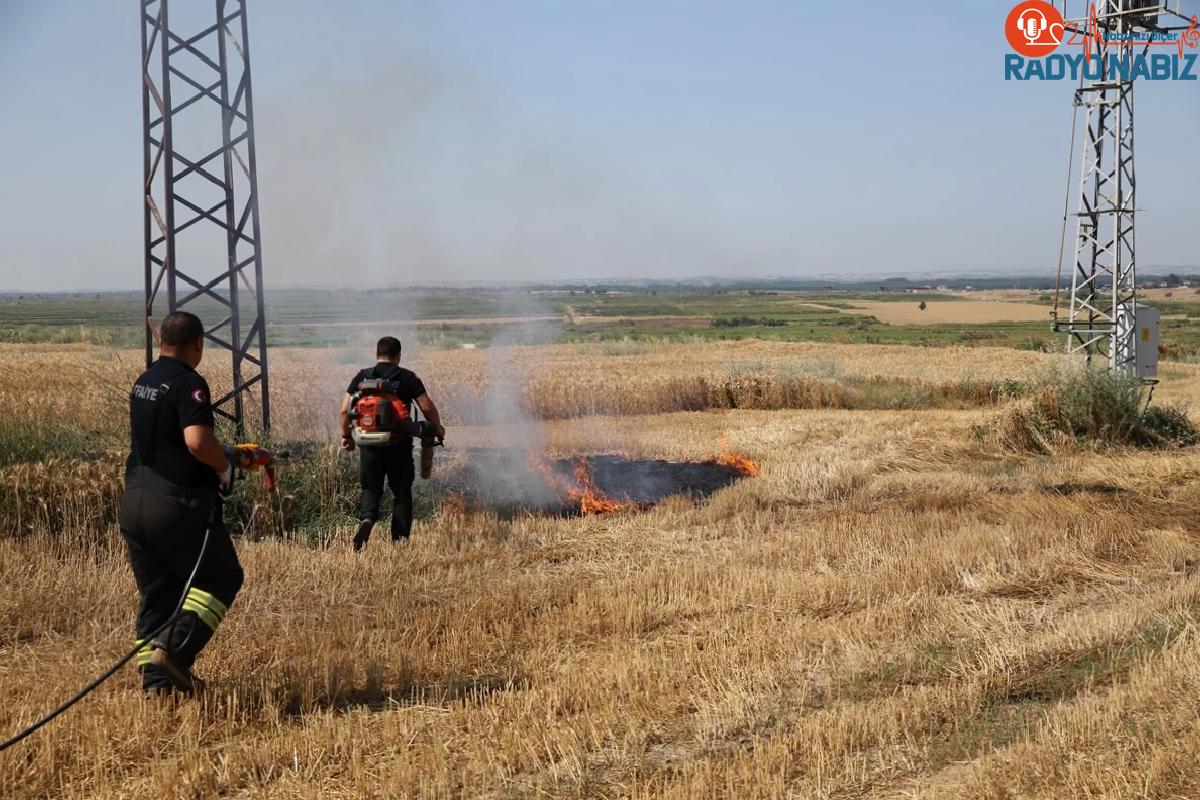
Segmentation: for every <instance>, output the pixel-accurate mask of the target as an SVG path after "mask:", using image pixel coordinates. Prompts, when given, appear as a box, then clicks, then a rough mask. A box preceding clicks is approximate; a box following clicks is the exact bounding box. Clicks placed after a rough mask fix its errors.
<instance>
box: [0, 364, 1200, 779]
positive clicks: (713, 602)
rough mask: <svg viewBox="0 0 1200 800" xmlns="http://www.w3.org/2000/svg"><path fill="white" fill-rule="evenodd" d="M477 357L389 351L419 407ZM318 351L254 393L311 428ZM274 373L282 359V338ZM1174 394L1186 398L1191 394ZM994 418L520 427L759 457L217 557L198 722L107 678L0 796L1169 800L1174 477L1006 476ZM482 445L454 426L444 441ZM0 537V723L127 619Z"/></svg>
mask: <svg viewBox="0 0 1200 800" xmlns="http://www.w3.org/2000/svg"><path fill="white" fill-rule="evenodd" d="M30 352H32V351H27V352H26V353H25V356H26V357H28V358H30V359H32V360H33V361H37V360H38V359H39V358H40V359H42V360H46V359H53V358H57V357H58V356H56V355H53V354H51V353H49V352H42V353H41V355H39V356H37V357H36V358H34V357H33V356H31V355H30ZM790 352H791V355H790V358H791V359H792V360H794V361H796V362H797V363H800V364H802V365H803V364H806V363H808V364H812V363H821V359H827V362H826V363H827V364H828V365H829V366H828V371H830V372H832V373H833V374H834V376H835V378H837V379H841V378H844V377H845V376H847V375H853V376H872V375H875V376H885V377H891V378H906V377H910V378H920V377H921V376H922V375H927V374H932V375H937V376H938V379H939V380H959V379H960V378H964V377H971V378H975V377H980V378H987V379H997V380H1003V379H1004V378H1011V377H1020V375H1021V371H1022V370H1027V369H1031V368H1033V367H1035V366H1037V365H1038V358H1039V357H1037V356H1034V355H1033V354H1011V359H1010V361H1009V363H1007V364H1005V365H1004V366H1000V365H999V362H998V359H996V360H993V365H989V364H986V363H985V364H978V363H976V359H978V358H981V357H984V358H986V354H982V355H981V351H980V350H973V351H971V352H970V354H969V355H968V354H961V355H960V354H956V353H954V351H937V352H936V353H929V352H928V351H921V350H914V351H905V350H903V349H901V348H842V349H839V348H835V347H827V348H818V347H813V346H802V347H798V348H795V349H794V350H793V351H790ZM77 355H78V354H76V356H77ZM995 355H997V356H998V355H999V353H997V354H995ZM1004 355H1005V357H1006V358H1008V356H1009V355H1010V354H1009V353H1007V352H1005V353H1004ZM9 356H11V351H10V352H6V353H4V354H0V360H3V359H4V358H8V357H9ZM483 357H485V356H483V355H481V354H458V353H455V354H447V355H446V357H445V358H441V357H440V356H439V358H438V359H432V358H431V359H429V360H428V361H426V362H424V363H422V364H421V365H420V366H421V371H422V374H424V375H425V377H426V379H427V381H428V382H429V384H430V386H431V388H433V387H435V386H440V385H442V384H443V383H445V382H448V381H449V380H451V379H452V378H459V379H461V380H463V381H468V380H471V379H473V377H472V376H473V375H482V376H484V377H486V375H487V370H486V366H481V364H482V365H485V364H486V361H484V362H480V361H478V360H476V359H479V358H483ZM535 357H536V361H535V360H530V361H529V362H528V363H531V364H533V363H540V364H547V365H548V366H546V367H545V370H546V371H545V372H542V373H537V374H529V373H527V372H521V373H519V374H521V375H522V377H523V378H528V379H529V380H541V381H551V380H552V378H551V377H547V376H552V375H554V374H561V375H563V376H570V377H573V376H574V375H575V374H579V375H581V376H582V379H583V380H584V382H585V384H586V385H598V384H590V383H587V382H588V381H590V380H591V378H590V376H591V374H592V373H594V372H597V371H599V370H602V369H605V368H607V367H608V366H612V367H613V368H614V371H615V372H614V374H616V375H617V376H618V377H617V380H614V381H610V382H609V384H608V385H609V387H610V388H611V387H612V386H614V385H618V386H619V385H621V382H622V381H625V380H627V379H628V380H638V379H639V378H638V376H639V375H647V376H654V375H656V374H658V375H660V377H661V378H662V379H670V378H671V377H672V376H679V375H681V374H686V373H687V372H688V371H689V370H691V371H693V372H703V371H704V370H712V371H719V370H720V369H721V365H722V364H725V365H728V364H729V363H730V362H731V361H739V360H740V361H747V362H761V364H762V367H763V369H764V370H766V369H775V368H776V367H778V366H781V365H783V364H785V363H786V362H787V361H788V360H789V349H788V348H787V347H786V346H775V345H756V344H747V345H746V346H745V347H740V346H735V345H725V344H722V345H711V346H710V345H695V346H690V347H688V346H673V347H663V348H650V349H648V350H646V351H641V352H630V353H628V354H621V353H619V352H612V351H610V352H607V353H606V352H604V351H603V350H601V349H600V348H596V349H579V350H570V349H567V348H549V349H541V350H531V351H521V352H519V353H517V354H516V358H517V359H518V360H520V359H535ZM322 358H323V359H324V362H323V365H322V366H321V368H320V369H319V373H320V374H321V375H322V380H321V383H322V387H323V388H322V389H321V390H320V391H319V392H300V391H299V390H297V389H295V388H292V387H296V386H298V385H299V384H298V382H295V383H294V382H291V381H288V380H280V379H279V378H278V377H277V378H276V385H277V386H279V387H280V392H281V400H280V401H278V404H279V407H280V409H281V424H286V425H287V426H289V428H291V429H293V430H295V431H301V430H305V429H308V431H309V432H310V433H311V432H312V430H313V426H316V427H315V429H316V430H319V429H320V426H322V425H324V424H325V421H324V420H325V414H327V411H328V406H324V405H318V403H324V402H325V399H326V398H325V394H328V395H329V396H332V397H336V393H337V392H338V391H340V387H339V386H338V385H337V384H339V383H341V382H342V381H343V380H344V378H343V376H342V374H341V373H344V372H346V371H347V370H350V371H352V369H353V365H352V364H350V363H349V362H348V361H347V362H346V363H339V362H342V361H343V360H344V359H343V357H342V356H340V355H339V354H335V353H329V354H324V355H323V356H322ZM522 363H525V362H522ZM639 363H640V364H642V365H643V366H642V367H641V368H639V366H638V365H639ZM276 364H278V365H280V366H281V368H282V370H281V373H280V374H281V375H287V374H294V375H298V374H300V372H299V370H301V369H303V368H304V367H305V364H304V362H303V361H302V360H301V358H300V354H298V353H284V354H280V356H279V357H278V358H277V359H276ZM18 366H19V365H18ZM120 369H122V368H120V367H117V366H110V367H109V368H107V370H109V371H112V372H119V370H120ZM555 369H558V370H560V372H559V373H555V372H554V370H555ZM563 369H565V370H566V371H565V372H562V371H561V370H563ZM292 370H296V372H294V373H293V372H291V371H292ZM472 370H475V372H472ZM529 372H530V373H531V372H533V371H532V370H530V371H529ZM9 374H18V375H19V374H22V373H20V371H19V369H18V370H17V372H15V373H13V372H10V373H9ZM310 374H311V372H310ZM1187 377H1188V378H1189V380H1194V376H1193V375H1192V374H1191V373H1187ZM481 380H482V378H481ZM641 380H642V381H644V383H639V384H637V385H638V386H651V385H652V382H651V378H650V377H645V378H641ZM4 381H5V379H4V378H0V384H3V383H4ZM560 381H561V383H560V384H556V385H557V386H560V387H569V383H568V381H569V377H562V378H560ZM326 384H327V385H326ZM1177 385H1178V386H1179V387H1182V388H1176V389H1172V391H1176V392H1178V393H1179V395H1178V399H1180V400H1186V399H1188V398H1189V396H1190V394H1191V393H1192V390H1193V387H1194V383H1189V382H1187V381H1180V382H1178V384H1177ZM523 386H524V384H521V386H519V387H518V388H523ZM0 391H9V392H10V394H9V395H7V397H10V398H13V399H14V401H20V400H21V395H22V392H21V391H20V390H19V389H18V388H16V387H14V386H13V385H11V384H9V385H7V386H5V387H4V388H0ZM559 391H562V392H564V393H566V392H568V391H570V389H569V388H560V389H559ZM564 396H567V395H564ZM100 398H101V395H97V402H99V399H100ZM451 405H452V404H451ZM996 413H997V412H995V411H990V410H965V411H955V410H946V409H940V410H910V411H885V410H875V411H845V410H833V409H819V410H809V411H794V410H784V411H767V410H747V409H740V410H736V411H732V410H709V411H703V412H677V413H669V414H655V415H651V416H636V415H630V414H622V415H616V416H603V417H590V418H587V419H584V420H560V421H555V422H551V423H549V424H548V425H547V427H546V439H547V446H548V448H549V449H550V450H551V451H552V452H555V453H575V452H580V451H590V452H614V451H622V452H627V453H629V454H630V455H633V456H655V457H694V456H698V455H711V454H713V453H715V452H717V451H718V450H719V449H720V445H719V441H720V439H721V437H722V436H725V437H726V438H727V439H728V440H729V442H730V443H731V444H732V446H733V447H735V448H736V449H738V450H740V451H743V452H746V453H748V454H749V455H751V456H753V457H755V458H758V459H759V460H760V461H761V462H762V471H761V474H760V475H759V476H757V477H755V478H753V479H751V480H747V481H744V482H742V483H739V484H737V485H735V486H732V487H730V488H728V489H726V490H724V491H722V492H721V493H719V494H718V495H716V496H715V497H713V498H712V499H711V500H710V501H708V502H707V503H704V504H692V503H688V502H683V501H673V502H668V503H666V504H664V505H663V506H660V507H659V508H657V509H655V510H653V511H650V512H647V513H642V514H629V515H622V516H616V517H589V518H582V519H575V520H550V519H542V518H524V519H518V520H514V521H511V522H501V521H498V520H496V519H494V518H489V517H487V516H481V515H463V514H460V513H454V512H452V511H447V512H446V513H443V514H440V515H438V516H437V517H435V518H434V519H433V520H431V521H429V522H426V523H421V524H418V527H417V531H416V535H415V537H414V540H413V542H412V543H411V544H410V545H408V546H406V547H404V548H400V549H392V548H390V547H388V546H386V545H385V544H384V543H382V542H373V543H372V545H371V547H370V548H368V550H367V552H366V553H365V554H363V557H354V556H353V555H352V554H351V553H349V552H348V547H346V543H347V541H348V538H349V535H350V531H349V530H345V531H340V532H339V538H338V541H337V542H336V546H335V547H334V548H333V549H330V550H320V549H309V548H304V547H300V546H297V545H294V544H289V543H285V542H279V541H263V542H242V543H241V544H240V545H239V547H240V552H241V556H242V558H243V561H244V564H245V567H246V571H247V576H248V580H247V586H246V589H245V591H244V594H243V595H242V596H241V597H240V598H239V599H238V602H237V603H236V604H235V606H234V607H233V610H232V611H231V613H230V615H229V618H228V620H227V622H226V625H225V627H223V628H222V630H221V632H220V633H219V635H218V637H217V639H216V640H215V642H214V644H213V646H212V647H211V648H210V650H209V651H207V652H206V653H205V655H204V656H203V657H202V659H201V662H200V664H199V669H200V670H201V672H202V673H203V674H204V675H205V677H207V678H209V680H210V683H211V687H212V690H211V691H210V692H209V694H208V696H207V697H206V698H205V699H204V701H202V702H193V703H184V704H182V705H179V706H171V705H167V704H161V703H157V702H146V701H143V700H142V699H141V697H140V696H139V693H138V692H137V690H136V689H135V687H134V680H133V675H132V674H131V673H125V674H123V675H122V676H121V677H119V678H118V679H116V680H114V681H113V682H112V683H111V684H109V685H106V686H105V687H104V688H103V689H101V690H100V691H99V692H98V693H97V694H96V695H95V696H94V697H93V698H91V699H89V700H88V701H86V702H85V704H84V705H83V706H82V707H80V708H78V709H76V710H74V711H72V712H70V716H69V717H67V718H66V719H64V720H60V721H58V722H56V723H53V724H52V726H51V727H49V728H48V729H46V730H45V731H43V732H42V733H40V734H38V735H37V736H36V738H34V739H33V740H31V741H30V742H28V743H26V744H23V745H21V746H18V747H17V748H15V749H13V750H11V751H9V752H7V753H5V754H3V755H0V796H2V797H6V798H7V797H14V798H35V797H37V798H42V797H55V798H58V797H63V798H84V797H90V798H126V797H178V798H208V797H216V796H221V797H236V798H241V797H246V798H250V797H254V798H298V797H304V798H309V797H312V798H316V797H320V798H362V797H381V798H382V797H431V798H433V797H456V796H472V797H475V796H478V797H494V798H518V797H678V798H692V797H706V796H708V797H781V796H793V797H804V798H807V797H814V798H815V797H829V798H833V797H838V798H842V797H873V798H898V797H922V798H978V797H994V798H1007V797H1046V798H1061V797H1108V798H1125V797H1190V796H1194V794H1195V792H1194V787H1195V786H1196V785H1197V783H1198V782H1200V767H1197V764H1198V763H1200V761H1198V760H1197V758H1196V756H1197V755H1198V754H1200V737H1198V736H1197V734H1196V733H1195V731H1196V726H1195V722H1196V718H1195V717H1196V715H1195V711H1194V709H1195V708H1196V707H1197V705H1198V704H1200V688H1197V682H1196V681H1195V679H1194V678H1195V674H1196V672H1197V669H1200V641H1198V640H1197V637H1196V634H1195V628H1194V622H1193V614H1194V611H1195V609H1196V608H1197V607H1198V604H1200V576H1198V575H1197V574H1196V569H1197V565H1198V564H1200V539H1198V538H1197V533H1198V532H1200V523H1197V516H1196V514H1195V513H1194V512H1195V509H1196V507H1197V504H1200V456H1198V455H1197V454H1196V453H1194V452H1192V451H1190V450H1182V451H1172V452H1166V453H1139V452H1136V451H1112V452H1108V453H1104V454H1099V455H1088V456H1087V457H1086V458H1085V457H1083V456H1060V457H1058V458H1055V459H1045V458H1022V457H1015V456H1010V455H1006V454H1004V453H1003V452H1001V451H999V450H991V449H989V448H987V447H986V446H984V445H980V444H978V443H975V442H974V441H973V440H972V438H971V436H970V433H969V432H970V430H971V428H972V426H974V425H978V424H981V423H982V422H985V421H986V420H988V419H990V418H991V417H992V416H993V415H995V414H996ZM118 423H119V420H118ZM493 434H494V430H493V429H490V428H487V427H484V426H476V427H462V426H460V427H459V428H457V429H454V430H453V431H452V436H453V437H454V438H452V443H453V444H460V443H461V444H471V443H476V444H477V443H483V442H485V441H487V440H488V438H489V437H491V436H492V435H493ZM96 468H97V469H100V468H101V467H99V466H98V467H96ZM30 469H34V468H30ZM42 469H47V468H42ZM43 479H44V480H49V478H48V477H44V478H39V480H43ZM28 480H33V478H28ZM88 480H89V479H88V478H87V477H86V476H82V475H70V476H68V477H64V478H63V480H62V482H61V487H62V491H66V492H69V493H71V494H73V495H77V498H76V502H77V507H78V509H79V513H81V514H82V513H84V511H85V510H86V509H87V508H89V507H90V508H92V509H95V508H96V504H97V503H100V504H101V505H103V504H104V503H107V502H110V499H109V498H107V496H100V497H90V498H89V497H86V496H85V495H86V488H85V484H86V483H87V482H88ZM37 485H38V487H39V488H38V489H37V491H38V492H42V491H53V489H51V488H50V486H52V484H47V483H40V484H37ZM2 499H3V498H0V500H2ZM3 508H6V506H4V505H3V504H0V509H3ZM0 513H5V514H7V512H0ZM4 519H5V521H6V522H8V521H9V519H8V517H7V516H5V517H4ZM32 524H33V530H32V531H31V533H32V535H29V536H26V537H25V538H23V539H20V540H17V539H13V538H0V573H2V574H3V575H4V576H5V584H6V590H5V591H4V592H3V593H0V686H3V687H4V698H5V701H6V702H5V703H4V704H3V707H0V731H4V732H7V731H9V730H12V729H15V728H16V727H17V726H18V725H19V724H21V723H22V722H25V721H27V720H29V719H31V718H32V717H34V716H35V715H36V714H37V713H38V712H40V711H41V710H43V709H45V708H48V707H50V706H52V705H53V704H54V703H55V702H57V701H58V700H59V699H60V698H61V697H63V696H65V695H66V694H68V693H69V692H70V691H72V690H73V689H74V688H76V687H77V686H78V685H80V684H81V683H83V682H84V681H85V680H86V679H87V678H88V677H90V676H91V675H92V674H93V673H95V672H96V671H98V670H99V669H100V668H101V667H102V666H103V665H105V664H106V663H107V662H108V661H109V660H110V659H112V658H113V657H114V655H115V654H117V653H118V652H120V651H121V650H122V649H123V648H124V647H125V646H126V645H127V644H128V631H127V628H128V627H129V625H130V622H131V618H132V613H133V609H134V605H135V602H136V598H135V592H134V589H133V584H132V580H131V578H130V576H129V574H128V568H127V567H126V565H125V563H124V558H123V554H122V552H121V550H120V548H119V546H118V545H117V541H118V540H117V537H116V534H115V531H113V530H112V526H111V524H108V525H101V526H100V527H101V528H102V529H103V530H98V531H96V534H97V535H96V536H93V537H78V538H75V539H72V538H70V537H67V538H65V539H62V538H59V537H53V536H49V535H46V534H47V533H48V531H47V530H46V528H45V526H44V525H43V524H42V523H38V522H36V521H35V522H34V523H32ZM59 524H63V525H67V526H77V525H85V524H87V523H86V521H85V520H83V519H76V518H71V519H67V520H66V521H64V522H62V523H59ZM89 542H90V543H89Z"/></svg>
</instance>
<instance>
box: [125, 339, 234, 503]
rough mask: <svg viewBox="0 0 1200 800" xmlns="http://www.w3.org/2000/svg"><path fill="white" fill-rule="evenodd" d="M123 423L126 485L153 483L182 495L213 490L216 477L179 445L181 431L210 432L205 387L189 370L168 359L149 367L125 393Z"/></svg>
mask: <svg viewBox="0 0 1200 800" xmlns="http://www.w3.org/2000/svg"><path fill="white" fill-rule="evenodd" d="M129 422H130V429H131V431H132V436H131V442H130V447H129V458H128V460H127V461H126V462H125V478H126V482H127V483H129V484H135V483H138V482H145V481H151V482H152V481H154V479H156V478H157V479H158V480H159V481H166V482H167V483H168V484H170V485H172V486H176V487H180V488H184V489H214V488H216V485H217V476H216V473H215V472H213V470H212V468H211V467H209V466H208V465H206V464H204V463H203V462H201V461H200V460H198V459H197V458H196V457H195V456H193V455H192V454H191V452H190V451H189V450H188V449H187V444H186V443H185V442H184V440H183V429H184V428H187V427H189V426H192V425H204V426H206V427H209V428H211V427H213V410H212V402H211V398H210V396H209V391H208V383H207V382H205V380H204V378H202V377H200V375H199V374H198V373H197V372H196V371H195V370H194V369H192V368H191V367H189V366H188V365H187V364H185V363H183V362H182V361H179V360H178V359H175V358H171V357H170V356H162V357H160V358H159V359H158V360H157V361H155V362H154V363H153V364H152V365H151V366H150V369H148V370H146V371H145V372H143V373H142V375H141V377H139V378H138V379H137V382H136V383H134V385H133V389H132V390H131V391H130V393H129Z"/></svg>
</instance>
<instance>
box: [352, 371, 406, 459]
mask: <svg viewBox="0 0 1200 800" xmlns="http://www.w3.org/2000/svg"><path fill="white" fill-rule="evenodd" d="M350 419H351V420H353V421H354V428H353V430H352V431H351V436H352V437H353V439H354V443H355V444H357V445H359V446H362V447H376V446H379V445H386V444H390V443H391V442H392V439H393V436H399V435H401V434H402V432H404V431H406V430H407V428H408V427H409V426H408V425H406V423H408V421H409V415H408V405H407V404H406V403H405V402H404V401H403V400H401V399H400V398H399V397H397V396H396V395H395V394H394V393H393V392H392V391H391V385H390V383H389V382H388V381H385V380H382V379H374V378H373V379H368V380H364V381H362V383H361V384H359V387H358V392H356V393H355V395H354V399H353V400H352V401H351V403H350Z"/></svg>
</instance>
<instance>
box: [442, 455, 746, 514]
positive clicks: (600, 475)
mask: <svg viewBox="0 0 1200 800" xmlns="http://www.w3.org/2000/svg"><path fill="white" fill-rule="evenodd" d="M758 469H759V468H758V464H757V463H756V462H755V461H753V460H752V459H750V458H747V457H746V456H743V455H740V454H734V453H728V454H725V455H722V456H719V457H717V458H716V459H713V460H709V461H669V460H665V459H637V458H631V457H627V456H620V455H590V456H575V457H573V458H563V459H550V458H547V457H545V456H544V455H541V454H535V453H532V452H529V451H524V452H523V451H519V450H492V449H486V448H473V449H469V450H467V451H465V452H463V453H460V454H458V455H457V456H452V457H451V458H450V459H448V463H447V464H446V465H445V466H444V468H443V470H444V474H443V475H442V476H439V477H438V479H437V480H436V481H435V483H436V485H437V486H439V487H440V488H442V489H443V490H444V491H446V492H448V493H449V494H450V495H452V496H453V497H454V498H455V499H454V500H453V501H452V504H451V507H452V508H454V509H455V510H457V511H459V512H461V511H464V510H475V511H487V512H491V513H494V514H497V515H499V516H500V517H503V518H511V517H513V516H516V515H521V514H546V515H551V516H590V515H595V514H612V513H618V512H627V511H645V510H648V509H650V508H653V507H654V506H655V505H657V504H658V503H660V502H662V501H663V500H666V499H667V498H672V497H679V498H683V499H687V500H703V499H705V498H707V497H710V496H711V495H712V494H714V493H715V492H717V491H719V490H721V489H723V488H725V487H727V486H730V485H732V484H733V483H735V482H736V481H738V480H740V479H741V478H744V477H749V476H752V475H756V474H758Z"/></svg>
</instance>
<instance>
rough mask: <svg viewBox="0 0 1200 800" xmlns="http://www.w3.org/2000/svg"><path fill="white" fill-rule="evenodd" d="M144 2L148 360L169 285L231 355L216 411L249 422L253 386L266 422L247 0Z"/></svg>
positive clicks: (170, 305) (174, 305)
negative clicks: (157, 312)
mask: <svg viewBox="0 0 1200 800" xmlns="http://www.w3.org/2000/svg"><path fill="white" fill-rule="evenodd" d="M138 2H139V7H140V11H141V32H142V121H143V149H144V159H143V163H144V177H145V182H144V185H143V188H144V190H145V284H146V361H147V364H149V363H150V361H151V360H152V358H153V349H154V337H155V335H156V327H157V325H156V322H155V306H156V302H158V303H159V304H160V306H161V299H162V298H160V296H159V293H160V290H162V289H164V288H165V294H166V298H165V300H166V303H165V308H166V311H167V312H171V311H176V310H187V311H191V312H193V313H195V314H197V315H199V316H200V317H201V319H203V320H204V322H205V327H206V329H207V334H206V338H207V339H208V342H209V344H210V347H209V348H206V349H210V350H213V349H215V348H212V347H211V346H212V345H215V346H216V348H220V352H225V353H228V354H229V355H230V357H231V362H232V378H231V380H230V382H229V384H228V386H227V387H223V388H224V391H223V392H217V393H218V394H219V395H220V396H215V397H214V399H213V407H214V410H215V411H216V412H217V413H218V414H220V415H221V416H223V417H225V418H227V419H229V420H231V421H233V423H234V425H235V426H236V427H237V430H238V432H239V433H242V432H243V431H244V429H245V424H246V421H247V410H248V406H251V405H252V404H253V401H254V399H255V398H254V394H255V393H257V395H258V403H257V405H258V407H259V410H261V414H262V426H263V430H264V431H265V430H266V429H268V428H269V427H270V413H271V406H270V399H269V388H270V382H269V378H268V372H267V340H266V317H265V315H264V308H263V276H262V250H261V247H260V228H259V214H258V173H257V163H256V159H255V152H254V112H253V102H252V99H253V95H252V90H251V85H250V51H249V42H248V37H247V33H248V32H247V23H246V2H245V0H208V2H204V0H187V2H185V3H179V2H172V0H138ZM215 355H216V353H212V354H210V355H209V358H210V359H211V358H213V357H214V356H215ZM214 391H216V390H214Z"/></svg>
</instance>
